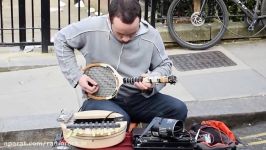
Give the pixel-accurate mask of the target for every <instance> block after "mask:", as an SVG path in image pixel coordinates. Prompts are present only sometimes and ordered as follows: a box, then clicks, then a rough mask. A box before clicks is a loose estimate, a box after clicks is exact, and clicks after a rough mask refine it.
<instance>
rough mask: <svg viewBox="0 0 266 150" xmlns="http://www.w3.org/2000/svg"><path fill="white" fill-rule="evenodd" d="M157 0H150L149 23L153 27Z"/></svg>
mask: <svg viewBox="0 0 266 150" xmlns="http://www.w3.org/2000/svg"><path fill="white" fill-rule="evenodd" d="M157 1H158V0H151V25H152V26H153V27H154V28H155V21H156V20H155V14H156V5H157Z"/></svg>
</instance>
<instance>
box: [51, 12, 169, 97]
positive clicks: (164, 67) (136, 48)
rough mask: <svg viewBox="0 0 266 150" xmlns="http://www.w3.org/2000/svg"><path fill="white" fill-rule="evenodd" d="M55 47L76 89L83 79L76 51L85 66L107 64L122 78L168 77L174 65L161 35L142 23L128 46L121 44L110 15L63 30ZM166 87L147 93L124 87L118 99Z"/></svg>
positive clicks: (90, 18) (68, 77)
mask: <svg viewBox="0 0 266 150" xmlns="http://www.w3.org/2000/svg"><path fill="white" fill-rule="evenodd" d="M54 47H55V50H56V56H57V59H58V63H59V66H60V68H61V70H62V72H63V74H64V76H65V77H66V79H67V80H68V81H69V83H70V84H71V85H72V86H73V87H75V86H76V85H77V83H78V81H79V79H80V77H81V76H82V71H81V70H80V68H79V67H78V64H77V61H76V58H75V54H74V50H75V49H76V50H79V51H80V52H81V53H82V55H83V56H84V57H85V59H86V64H91V63H99V62H100V63H107V64H109V65H111V66H113V67H114V68H115V69H116V70H117V72H118V73H119V74H120V75H121V76H122V77H138V76H140V75H142V74H144V73H148V74H149V75H150V76H168V75H170V74H171V67H172V62H171V60H170V59H169V58H168V56H167V54H166V53H165V47H164V45H163V42H162V39H161V37H160V34H159V32H158V31H157V30H156V29H154V28H153V27H152V26H151V25H149V24H148V23H147V22H146V21H144V20H141V22H140V28H139V31H138V32H137V33H136V35H135V37H133V38H132V40H131V41H130V42H128V43H120V42H119V41H118V40H117V39H116V37H115V36H114V35H113V33H112V29H111V24H110V20H109V17H108V15H105V16H99V17H88V18H86V19H83V20H81V21H80V22H77V23H73V24H71V25H68V26H67V27H65V28H63V29H62V30H60V31H59V32H58V34H57V36H56V38H55V41H54ZM163 87H164V84H156V85H155V86H154V88H153V90H152V92H149V93H145V92H142V91H140V90H139V89H137V88H136V87H135V86H134V85H130V84H123V85H122V86H121V87H120V89H119V92H118V97H121V98H123V97H128V96H132V95H134V94H142V95H143V96H145V97H150V96H152V95H154V94H155V93H157V92H158V91H159V90H161V89H162V88H163Z"/></svg>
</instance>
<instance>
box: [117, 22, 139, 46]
mask: <svg viewBox="0 0 266 150" xmlns="http://www.w3.org/2000/svg"><path fill="white" fill-rule="evenodd" d="M139 21H140V20H139V18H138V17H136V19H135V20H134V21H133V23H131V24H126V23H123V22H122V21H121V20H120V18H119V17H114V18H113V23H112V30H113V33H114V35H115V37H116V38H117V39H118V40H119V41H120V42H121V43H128V42H129V41H130V40H131V39H132V38H133V37H134V36H135V35H136V33H137V32H138V30H139Z"/></svg>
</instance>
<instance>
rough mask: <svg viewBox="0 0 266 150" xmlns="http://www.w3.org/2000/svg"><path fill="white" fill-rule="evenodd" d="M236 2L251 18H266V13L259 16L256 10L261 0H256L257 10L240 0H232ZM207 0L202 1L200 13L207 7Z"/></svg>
mask: <svg viewBox="0 0 266 150" xmlns="http://www.w3.org/2000/svg"><path fill="white" fill-rule="evenodd" d="M231 1H232V2H234V3H235V4H236V5H237V6H238V7H239V8H240V9H241V10H242V11H243V12H244V13H245V14H246V15H247V16H248V17H249V18H252V19H253V20H257V19H262V18H265V17H266V15H262V16H258V15H257V13H256V11H257V10H258V3H259V0H256V6H255V12H252V11H251V10H250V9H248V8H247V6H246V5H245V4H244V3H243V2H242V1H240V0H231ZM206 2H207V0H203V1H202V5H201V9H200V14H202V9H203V8H204V7H205V5H206Z"/></svg>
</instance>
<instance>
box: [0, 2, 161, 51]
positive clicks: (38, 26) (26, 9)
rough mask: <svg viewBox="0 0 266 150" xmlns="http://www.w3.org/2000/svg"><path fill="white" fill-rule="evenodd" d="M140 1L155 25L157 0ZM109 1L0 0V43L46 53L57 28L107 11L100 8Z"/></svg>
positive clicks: (146, 14) (0, 44)
mask: <svg viewBox="0 0 266 150" xmlns="http://www.w3.org/2000/svg"><path fill="white" fill-rule="evenodd" d="M75 2H76V3H75ZM92 2H93V4H92ZM142 2H143V3H144V10H143V11H144V18H145V19H146V20H148V21H149V22H150V23H151V24H152V25H153V26H155V10H156V3H157V0H143V1H142ZM83 3H85V6H84V7H83ZM109 3H110V0H83V1H81V0H64V1H63V0H57V1H55V0H53V1H51V0H17V1H14V0H1V3H0V33H1V34H0V46H19V47H20V49H21V50H23V49H24V48H25V46H28V45H41V47H42V52H43V53H47V52H48V46H51V45H53V35H54V34H55V33H56V32H57V31H59V30H60V29H61V28H63V27H64V26H66V25H68V24H70V23H72V22H76V21H79V20H80V19H82V18H85V17H87V16H91V15H101V13H102V12H103V13H107V11H106V12H104V9H102V8H105V9H106V10H108V4H109ZM95 4H96V5H95ZM92 5H94V6H92ZM94 7H95V9H94ZM94 10H96V11H95V12H94ZM149 10H150V11H151V16H150V17H148V11H149Z"/></svg>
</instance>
